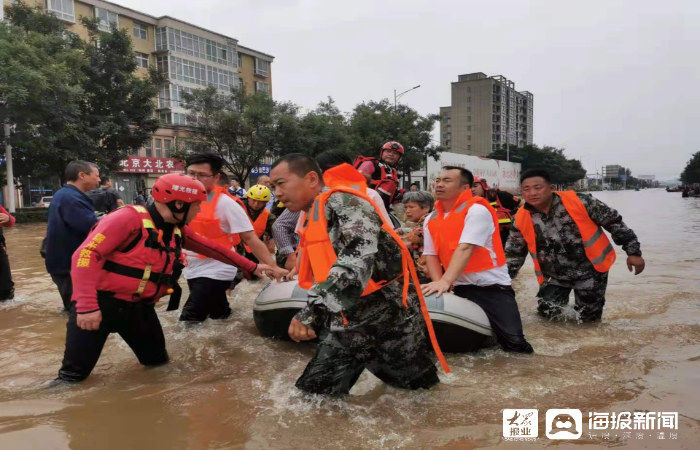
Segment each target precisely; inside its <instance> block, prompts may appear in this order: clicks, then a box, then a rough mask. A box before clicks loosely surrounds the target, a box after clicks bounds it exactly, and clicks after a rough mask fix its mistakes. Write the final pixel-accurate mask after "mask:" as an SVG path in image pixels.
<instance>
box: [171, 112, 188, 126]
mask: <svg viewBox="0 0 700 450" xmlns="http://www.w3.org/2000/svg"><path fill="white" fill-rule="evenodd" d="M173 125H187V116H186V115H185V114H182V113H173Z"/></svg>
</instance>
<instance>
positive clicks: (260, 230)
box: [241, 203, 270, 253]
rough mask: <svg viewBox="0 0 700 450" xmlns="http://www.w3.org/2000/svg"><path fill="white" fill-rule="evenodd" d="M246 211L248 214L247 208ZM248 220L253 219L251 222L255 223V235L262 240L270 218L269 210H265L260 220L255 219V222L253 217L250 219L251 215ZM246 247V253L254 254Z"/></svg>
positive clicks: (260, 215) (259, 216)
mask: <svg viewBox="0 0 700 450" xmlns="http://www.w3.org/2000/svg"><path fill="white" fill-rule="evenodd" d="M241 204H243V203H241ZM245 211H246V212H248V209H247V208H246V210H245ZM248 218H249V219H251V222H252V223H253V231H255V234H256V235H257V236H258V237H259V238H262V237H263V234H265V229H266V228H267V219H269V218H270V211H269V210H267V209H263V210H262V212H260V214H258V218H257V219H255V221H253V219H252V217H250V214H248ZM244 247H245V251H246V252H248V253H252V252H253V251H252V250H251V249H250V247H248V246H247V245H245V246H244Z"/></svg>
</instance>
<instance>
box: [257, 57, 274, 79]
mask: <svg viewBox="0 0 700 450" xmlns="http://www.w3.org/2000/svg"><path fill="white" fill-rule="evenodd" d="M269 73H270V62H269V61H265V60H264V59H260V58H255V75H259V76H261V77H266V76H267V75H268V74H269Z"/></svg>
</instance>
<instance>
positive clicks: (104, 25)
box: [95, 8, 119, 31]
mask: <svg viewBox="0 0 700 450" xmlns="http://www.w3.org/2000/svg"><path fill="white" fill-rule="evenodd" d="M95 17H96V18H97V19H99V24H98V25H97V28H99V29H100V30H102V31H111V30H112V28H117V27H118V26H119V15H118V14H117V13H115V12H112V11H108V10H106V9H103V8H95Z"/></svg>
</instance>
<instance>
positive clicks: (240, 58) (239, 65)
mask: <svg viewBox="0 0 700 450" xmlns="http://www.w3.org/2000/svg"><path fill="white" fill-rule="evenodd" d="M242 59H243V57H242V56H241V53H240V52H238V67H241V66H242V65H243V63H242Z"/></svg>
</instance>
